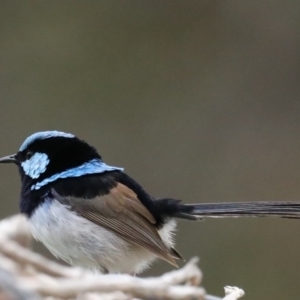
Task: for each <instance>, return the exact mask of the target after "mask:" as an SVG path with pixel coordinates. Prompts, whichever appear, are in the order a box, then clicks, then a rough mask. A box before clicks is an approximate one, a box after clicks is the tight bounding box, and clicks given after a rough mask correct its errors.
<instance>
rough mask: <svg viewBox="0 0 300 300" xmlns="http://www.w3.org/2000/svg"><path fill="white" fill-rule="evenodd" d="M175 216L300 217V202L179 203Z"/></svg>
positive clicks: (190, 217)
mask: <svg viewBox="0 0 300 300" xmlns="http://www.w3.org/2000/svg"><path fill="white" fill-rule="evenodd" d="M179 207H180V209H179V211H178V212H176V213H175V214H174V217H177V218H180V219H187V220H199V219H203V218H241V217H269V218H270V217H271V218H289V219H300V202H230V203H197V204H185V205H179Z"/></svg>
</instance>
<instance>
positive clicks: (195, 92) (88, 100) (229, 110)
mask: <svg viewBox="0 0 300 300" xmlns="http://www.w3.org/2000/svg"><path fill="white" fill-rule="evenodd" d="M299 80H300V5H299V3H297V1H257V0H252V1H106V2H105V1H74V0H73V1H33V2H32V1H2V2H1V4H0V145H1V147H0V155H1V156H2V155H7V154H10V153H12V152H14V151H16V150H17V149H18V148H19V146H20V144H21V143H22V141H23V140H24V139H25V138H26V137H27V136H28V135H29V134H31V133H33V132H35V131H41V130H47V129H48V130H49V129H58V130H63V131H67V132H72V133H75V134H77V135H78V136H79V137H81V138H84V139H86V140H87V141H88V142H90V143H92V144H93V145H94V146H96V147H97V148H98V149H99V152H100V153H101V155H102V156H103V157H104V159H105V161H106V162H107V163H109V164H113V165H117V166H123V167H125V169H126V171H127V173H129V174H130V175H131V176H133V177H134V178H135V179H137V180H138V181H139V182H140V183H141V184H142V185H143V186H144V187H145V188H146V189H147V190H148V191H149V192H150V193H151V194H153V195H156V196H168V197H174V198H179V199H184V201H185V202H213V201H252V200H253V201H255V200H278V201H279V200H290V201H299V200H300V184H299V182H300V156H299V149H300V84H299ZM0 179H1V181H0V189H1V202H0V214H1V215H0V216H1V217H2V218H3V217H5V216H8V215H11V214H14V213H16V212H17V211H18V197H19V189H20V182H19V177H18V174H17V170H16V169H15V168H14V167H13V166H8V165H7V166H1V170H0ZM299 232H300V221H297V220H283V219H276V220H275V219H273V220H270V219H234V220H225V219H223V220H208V221H204V222H199V223H187V222H181V223H180V225H179V232H178V236H177V244H178V249H179V250H180V251H181V252H182V254H183V255H184V256H185V257H186V258H190V257H192V256H195V255H199V256H200V258H201V268H202V269H203V271H204V276H205V278H204V285H205V287H206V289H207V290H208V291H209V292H210V293H212V294H219V295H222V294H223V290H222V287H223V286H225V285H228V284H229V285H237V286H240V287H242V288H244V289H245V290H246V292H247V299H264V300H271V299H272V300H273V299H297V298H299V292H300V288H299V282H298V278H299V277H300V254H299V253H300V251H299V250H300V235H299ZM38 247H39V249H41V250H42V251H45V250H44V249H43V248H42V247H41V246H38ZM49 255H50V254H49ZM171 268H172V267H170V266H168V265H167V264H165V263H164V262H158V263H156V264H155V266H154V267H153V268H152V269H151V270H150V271H148V272H146V273H145V274H144V275H152V274H159V273H161V272H163V271H166V270H169V269H171Z"/></svg>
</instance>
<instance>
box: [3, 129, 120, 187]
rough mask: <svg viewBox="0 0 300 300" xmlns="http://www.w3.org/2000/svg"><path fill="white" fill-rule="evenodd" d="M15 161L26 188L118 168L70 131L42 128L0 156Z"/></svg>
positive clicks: (4, 161)
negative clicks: (103, 159) (17, 148)
mask: <svg viewBox="0 0 300 300" xmlns="http://www.w3.org/2000/svg"><path fill="white" fill-rule="evenodd" d="M0 163H15V164H16V165H17V166H18V167H19V171H20V174H21V179H22V183H23V188H24V185H25V186H26V188H27V189H30V190H32V191H34V190H39V189H40V188H42V187H45V186H47V185H48V184H51V183H53V182H55V181H57V180H61V179H64V178H71V177H80V176H84V175H88V174H96V173H102V172H105V171H110V170H120V168H116V167H111V166H108V165H106V164H105V163H104V162H103V161H102V159H101V156H100V155H99V154H98V152H97V151H96V149H95V148H94V147H92V146H90V145H89V144H88V143H86V142H85V141H83V140H80V139H79V138H77V137H76V136H74V135H73V134H70V133H65V132H60V131H43V132H37V133H34V134H32V135H30V136H29V137H28V138H27V139H25V141H24V142H23V144H22V145H21V147H20V149H19V151H18V152H17V153H16V154H13V155H9V156H6V157H3V158H1V159H0Z"/></svg>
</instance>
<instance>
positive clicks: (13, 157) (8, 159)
mask: <svg viewBox="0 0 300 300" xmlns="http://www.w3.org/2000/svg"><path fill="white" fill-rule="evenodd" d="M17 162H18V161H17V159H16V155H15V154H13V155H8V156H4V157H2V158H0V163H17Z"/></svg>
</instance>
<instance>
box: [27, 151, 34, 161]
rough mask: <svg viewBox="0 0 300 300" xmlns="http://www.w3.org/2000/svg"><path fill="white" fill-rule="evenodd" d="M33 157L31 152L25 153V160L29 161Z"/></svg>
mask: <svg viewBox="0 0 300 300" xmlns="http://www.w3.org/2000/svg"><path fill="white" fill-rule="evenodd" d="M32 156H33V153H32V152H31V151H28V152H26V160H27V159H30V158H31V157H32Z"/></svg>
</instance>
